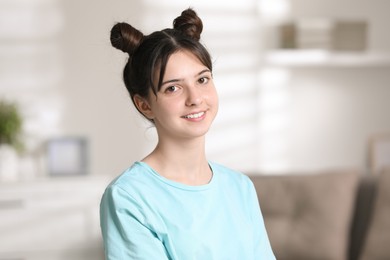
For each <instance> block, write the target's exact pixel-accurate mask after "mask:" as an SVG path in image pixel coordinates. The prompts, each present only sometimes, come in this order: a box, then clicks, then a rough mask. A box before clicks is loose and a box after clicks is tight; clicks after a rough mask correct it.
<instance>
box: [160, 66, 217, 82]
mask: <svg viewBox="0 0 390 260" xmlns="http://www.w3.org/2000/svg"><path fill="white" fill-rule="evenodd" d="M205 72H210V73H211V71H210V70H209V69H204V70H202V71H201V72H199V73H198V74H196V75H195V77H198V76H200V75H202V74H203V73H205ZM182 80H183V79H170V80H167V81H164V82H163V83H161V86H163V85H165V84H167V83H173V82H180V81H182Z"/></svg>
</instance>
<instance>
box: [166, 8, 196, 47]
mask: <svg viewBox="0 0 390 260" xmlns="http://www.w3.org/2000/svg"><path fill="white" fill-rule="evenodd" d="M173 28H174V29H176V30H178V31H180V32H182V33H183V34H184V35H187V36H189V37H191V38H192V39H194V40H197V41H199V39H200V34H201V33H202V30H203V23H202V20H201V19H200V18H199V17H198V15H197V14H196V12H195V11H194V10H193V9H191V8H189V9H186V10H184V11H183V12H182V13H181V15H180V16H179V17H177V18H176V19H175V20H174V21H173Z"/></svg>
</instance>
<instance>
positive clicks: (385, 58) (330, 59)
mask: <svg viewBox="0 0 390 260" xmlns="http://www.w3.org/2000/svg"><path fill="white" fill-rule="evenodd" d="M263 58H264V59H263V61H264V65H270V66H287V67H369V66H390V53H387V52H336V51H327V50H275V51H267V52H266V53H265V55H264V57H263Z"/></svg>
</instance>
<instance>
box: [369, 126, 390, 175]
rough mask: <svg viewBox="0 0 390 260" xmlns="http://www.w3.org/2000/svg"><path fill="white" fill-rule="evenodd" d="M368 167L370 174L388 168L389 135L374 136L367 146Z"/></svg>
mask: <svg viewBox="0 0 390 260" xmlns="http://www.w3.org/2000/svg"><path fill="white" fill-rule="evenodd" d="M369 166H370V170H371V173H374V174H376V173H379V172H381V171H383V170H384V169H385V168H390V133H388V134H381V135H377V136H374V137H373V138H371V140H370V144H369Z"/></svg>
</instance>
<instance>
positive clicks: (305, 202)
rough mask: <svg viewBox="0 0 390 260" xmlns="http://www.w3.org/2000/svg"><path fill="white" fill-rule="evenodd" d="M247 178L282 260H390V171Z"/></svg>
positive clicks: (258, 175) (278, 255) (278, 256)
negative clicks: (250, 181) (252, 186)
mask: <svg viewBox="0 0 390 260" xmlns="http://www.w3.org/2000/svg"><path fill="white" fill-rule="evenodd" d="M248 176H249V177H250V178H251V179H252V181H253V183H254V185H255V188H256V191H257V195H258V198H259V203H260V207H261V210H262V213H263V217H264V222H265V226H266V229H267V232H268V236H269V239H270V242H271V245H272V248H273V250H274V253H275V256H276V258H277V259H278V260H320V259H321V260H385V259H390V170H385V171H383V172H381V173H380V174H362V173H359V172H357V171H329V172H317V173H289V174H278V175H269V174H258V173H248Z"/></svg>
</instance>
